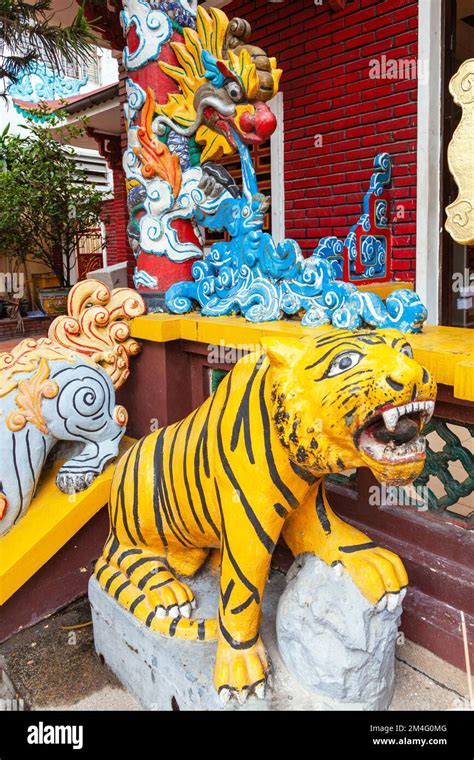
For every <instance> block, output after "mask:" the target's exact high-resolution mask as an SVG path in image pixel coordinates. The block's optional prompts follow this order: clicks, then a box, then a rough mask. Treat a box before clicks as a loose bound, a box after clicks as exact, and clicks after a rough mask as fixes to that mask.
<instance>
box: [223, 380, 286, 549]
mask: <svg viewBox="0 0 474 760" xmlns="http://www.w3.org/2000/svg"><path fill="white" fill-rule="evenodd" d="M228 378H229V380H228V385H227V392H226V398H225V402H224V404H223V406H222V409H221V412H220V414H219V420H218V422H217V448H218V451H219V456H220V459H221V464H222V467H223V469H224V472H225V474H226V475H227V477H228V479H229V480H230V482H231V484H232V485H233V487H234V491H237V492H238V493H239V496H240V503H241V504H242V506H243V508H244V510H245V514H246V515H247V517H248V519H249V521H250V523H251V524H252V526H253V528H254V530H255V533H256V534H257V536H258V538H259V540H260V541H261V543H262V544H263V546H264V547H265V549H266V550H267V551H268V553H269V554H272V553H273V550H274V548H275V543H274V541H273V540H272V538H271V537H270V536H269V535H268V533H267V532H266V530H265V529H264V527H263V525H262V524H261V522H260V520H259V519H258V517H257V515H256V514H255V512H254V511H253V509H252V507H251V505H250V502H249V501H248V499H247V498H246V496H245V494H244V492H243V490H242V487H241V485H240V483H239V481H238V480H237V478H236V477H235V475H234V472H233V470H232V467H231V466H230V464H229V461H228V459H227V457H226V454H225V451H224V444H223V441H222V419H223V416H224V412H225V409H226V406H227V402H228V400H229V396H230V389H231V379H232V375H228ZM216 485H217V484H216Z"/></svg>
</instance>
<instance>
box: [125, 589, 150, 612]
mask: <svg viewBox="0 0 474 760" xmlns="http://www.w3.org/2000/svg"><path fill="white" fill-rule="evenodd" d="M144 599H146V596H145V594H140V596H137V598H136V599H134V600H133V602H132V603H131V605H130V607H129V608H128V609H129V612H131V613H132V615H133V613H134V612H135V610H136V608H137V607H138V605H139V604H141V603H142V602H143V600H144Z"/></svg>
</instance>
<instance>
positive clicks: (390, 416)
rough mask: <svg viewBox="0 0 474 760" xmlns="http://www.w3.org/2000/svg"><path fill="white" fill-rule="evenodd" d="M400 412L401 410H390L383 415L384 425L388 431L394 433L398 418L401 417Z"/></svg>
mask: <svg viewBox="0 0 474 760" xmlns="http://www.w3.org/2000/svg"><path fill="white" fill-rule="evenodd" d="M399 412H400V410H399V409H389V410H388V411H386V412H384V413H383V421H384V425H385V427H386V428H387V430H390V432H391V433H393V431H394V430H395V428H396V427H397V422H398V418H399V416H400V414H399Z"/></svg>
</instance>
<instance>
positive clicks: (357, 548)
mask: <svg viewBox="0 0 474 760" xmlns="http://www.w3.org/2000/svg"><path fill="white" fill-rule="evenodd" d="M376 548H377V544H376V543H375V542H374V541H367V543H365V544H354V546H340V547H339V551H340V552H344V554H354V552H363V551H365V549H376Z"/></svg>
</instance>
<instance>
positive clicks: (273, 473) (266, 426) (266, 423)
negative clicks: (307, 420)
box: [259, 367, 299, 509]
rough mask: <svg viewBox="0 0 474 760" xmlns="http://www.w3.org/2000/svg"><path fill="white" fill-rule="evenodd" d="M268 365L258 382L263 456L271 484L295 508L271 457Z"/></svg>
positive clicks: (294, 502)
mask: <svg viewBox="0 0 474 760" xmlns="http://www.w3.org/2000/svg"><path fill="white" fill-rule="evenodd" d="M268 370H269V367H267V369H266V370H265V371H264V373H263V377H262V380H261V382H260V390H259V399H260V414H261V417H262V424H263V440H264V445H265V458H266V461H267V467H268V471H269V473H270V477H271V479H272V482H273V485H274V486H276V488H278V490H279V491H280V493H281V495H282V496H283V498H284V499H285V500H286V501H287V502H288V504H289V505H290V507H292V508H293V509H295V508H296V507H297V506H298V505H299V501H298V499H297V498H296V496H295V495H294V493H293V491H292V490H291V489H290V488H288V486H287V485H286V483H284V482H283V480H282V479H281V477H280V473H279V472H278V470H277V466H276V464H275V460H274V458H273V451H272V444H271V430H270V416H269V414H268V409H267V406H266V400H265V383H266V380H267V373H268Z"/></svg>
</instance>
